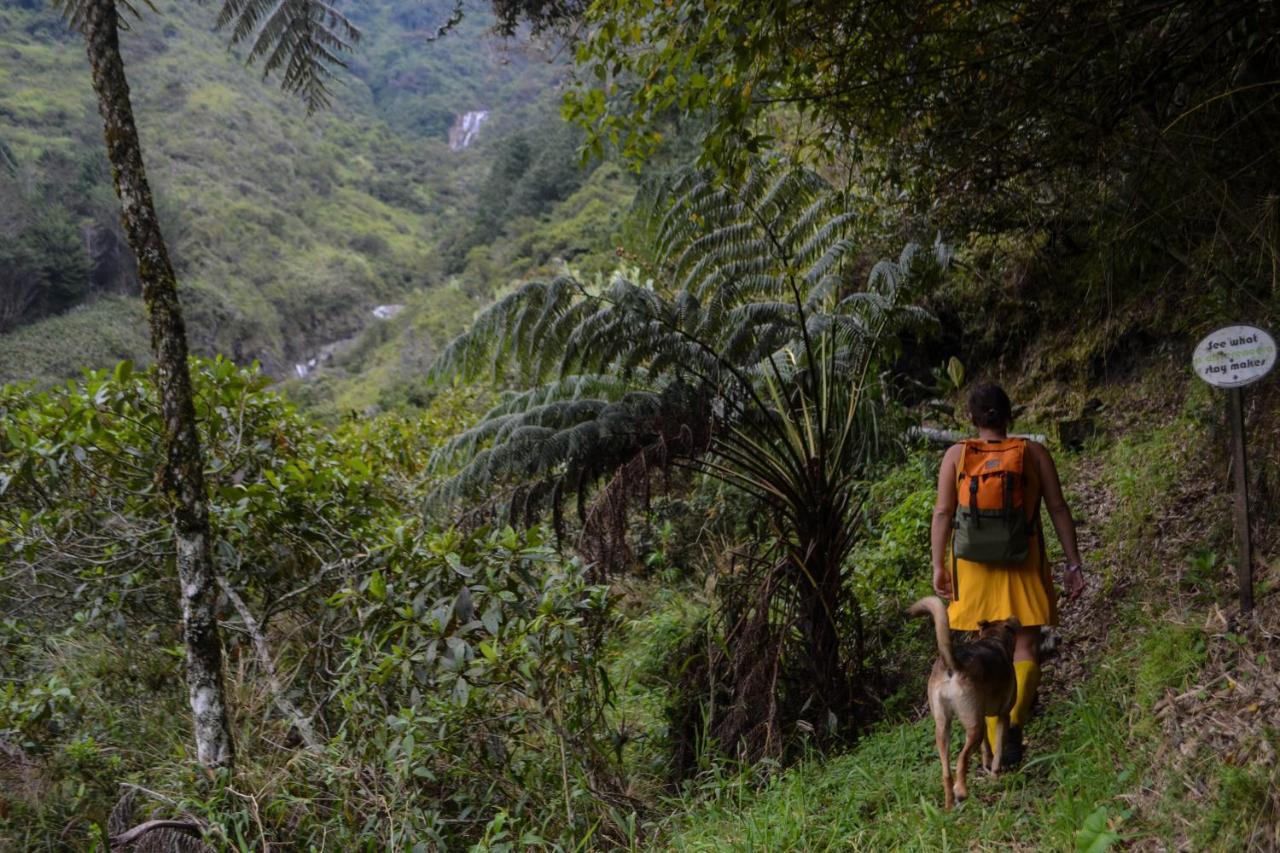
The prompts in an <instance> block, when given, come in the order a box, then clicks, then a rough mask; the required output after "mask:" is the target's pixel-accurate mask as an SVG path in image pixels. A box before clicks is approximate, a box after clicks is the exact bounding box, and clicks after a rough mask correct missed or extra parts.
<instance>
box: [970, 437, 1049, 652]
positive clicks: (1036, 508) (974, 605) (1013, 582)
mask: <svg viewBox="0 0 1280 853" xmlns="http://www.w3.org/2000/svg"><path fill="white" fill-rule="evenodd" d="M1027 461H1028V462H1030V459H1029V458H1028V460H1027ZM1026 471H1027V487H1026V505H1027V507H1028V508H1029V513H1028V516H1027V517H1028V519H1029V520H1030V521H1031V530H1032V533H1031V547H1030V548H1028V549H1027V558H1026V559H1025V560H1023V561H1022V562H1021V563H1014V564H1012V565H1008V564H1001V565H989V564H986V563H974V562H971V561H970V560H960V559H955V558H953V556H952V555H951V554H948V555H947V559H948V565H950V566H951V604H950V606H948V607H947V618H948V619H949V621H950V622H951V627H952V628H953V629H954V630H956V631H976V630H978V623H979V622H981V621H984V620H985V621H987V622H995V621H997V620H1000V619H1008V618H1009V617H1010V616H1016V617H1018V621H1019V622H1021V623H1022V624H1023V625H1024V626H1029V627H1032V626H1036V625H1057V624H1058V596H1057V593H1056V592H1055V591H1054V588H1053V578H1052V576H1051V575H1050V573H1049V560H1048V558H1047V557H1046V555H1045V544H1044V525H1042V524H1041V523H1040V474H1039V472H1038V471H1037V470H1036V466H1035V465H1031V464H1028V465H1027V466H1026Z"/></svg>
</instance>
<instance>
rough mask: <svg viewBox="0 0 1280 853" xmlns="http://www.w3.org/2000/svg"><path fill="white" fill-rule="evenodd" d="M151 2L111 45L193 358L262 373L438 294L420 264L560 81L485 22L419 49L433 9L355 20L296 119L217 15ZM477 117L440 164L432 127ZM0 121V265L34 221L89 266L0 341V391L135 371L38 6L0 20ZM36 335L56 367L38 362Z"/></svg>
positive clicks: (128, 324) (90, 185)
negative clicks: (359, 34) (315, 97)
mask: <svg viewBox="0 0 1280 853" xmlns="http://www.w3.org/2000/svg"><path fill="white" fill-rule="evenodd" d="M157 6H158V10H157V12H148V13H146V14H144V15H142V16H141V18H140V19H138V20H136V21H133V22H132V24H131V27H130V31H129V32H128V33H126V35H125V37H124V45H123V48H124V52H125V60H126V63H127V64H128V71H129V74H130V80H131V83H132V87H133V94H134V103H135V108H136V111H137V113H138V118H139V126H140V128H141V133H142V139H143V143H144V146H145V153H146V156H147V158H148V161H149V168H150V172H151V178H152V183H153V186H154V188H155V190H156V192H157V195H158V199H159V205H160V208H161V211H162V218H163V220H164V224H165V228H166V231H167V235H168V239H169V241H170V243H171V244H172V247H173V249H174V254H175V260H176V264H177V267H178V273H179V279H180V282H181V285H182V287H183V292H184V299H185V305H186V310H187V315H188V319H189V326H190V330H191V336H192V342H193V345H194V348H195V349H196V351H198V352H203V353H214V352H219V353H224V354H227V355H229V356H231V357H233V358H235V359H236V360H237V361H240V362H248V361H250V360H253V359H258V360H260V361H261V362H262V363H263V365H264V366H265V368H266V369H267V370H268V372H270V373H272V374H274V375H277V376H283V375H287V374H290V373H292V372H293V370H292V365H293V362H295V361H305V360H306V359H307V358H308V357H309V356H311V355H313V354H314V353H315V352H316V351H317V349H318V348H319V347H320V346H322V345H323V344H325V343H327V342H329V341H332V340H336V339H341V338H345V337H348V336H350V335H352V334H354V333H356V332H358V331H359V330H360V329H361V328H363V327H364V326H366V325H367V324H368V323H369V322H370V321H371V318H370V309H371V308H372V307H373V306H375V305H377V304H379V303H391V302H400V301H403V298H404V296H405V295H406V294H408V293H410V292H412V291H416V290H421V289H424V288H431V287H435V286H438V285H440V284H441V283H443V280H444V271H445V270H444V267H445V264H444V263H443V262H442V260H441V257H440V251H439V248H440V246H441V245H442V244H444V243H446V242H447V241H448V240H449V239H451V237H450V235H452V234H454V233H455V232H456V233H463V232H465V231H466V230H467V229H468V228H469V227H470V224H469V223H470V220H471V219H472V218H473V216H474V213H475V211H476V209H477V206H478V197H477V192H476V190H477V188H478V187H479V186H480V185H481V183H482V182H483V180H484V177H485V175H486V174H487V173H488V171H489V168H488V165H489V161H490V159H491V158H492V157H493V156H495V146H496V145H498V144H499V143H500V142H501V140H502V138H503V136H504V135H509V134H510V133H512V132H515V131H518V130H521V129H522V128H524V127H526V126H529V125H532V124H536V123H537V122H539V121H545V120H546V119H547V118H549V117H553V116H554V115H555V112H556V104H555V81H556V79H557V76H558V75H559V74H560V73H561V71H560V70H559V69H560V66H557V65H556V64H554V63H552V62H550V61H549V58H548V57H547V56H544V55H542V54H541V53H539V51H538V50H537V49H536V48H535V47H533V46H531V45H529V44H525V43H514V42H513V43H510V44H507V43H504V42H500V41H498V40H496V39H495V38H493V37H490V36H489V35H488V34H487V28H488V26H489V24H488V19H487V18H486V17H485V16H484V14H483V10H476V9H473V10H470V11H469V13H468V16H467V17H466V18H465V19H464V20H463V23H462V24H461V25H460V26H459V27H458V28H457V29H456V30H455V31H454V32H451V33H449V34H448V35H447V36H445V37H443V38H441V39H439V40H437V41H429V40H428V36H430V35H432V34H434V32H435V30H436V29H437V28H438V27H439V26H440V25H442V24H443V23H444V22H445V21H446V20H447V18H448V15H449V10H451V9H452V7H453V4H452V3H449V2H443V0H441V2H432V3H412V4H406V3H400V2H391V0H386V1H385V2H371V3H361V4H359V5H358V7H357V8H356V9H355V10H354V11H353V14H354V15H355V16H356V20H357V23H359V24H360V25H361V26H362V27H363V28H364V30H365V33H366V36H365V38H364V40H363V41H362V44H361V46H360V48H359V52H358V53H357V54H356V55H355V56H354V57H353V60H352V65H353V69H354V72H355V73H354V74H348V75H344V76H343V77H342V78H341V79H340V80H339V81H338V83H337V86H336V90H337V96H336V98H335V104H334V106H333V109H332V110H331V111H330V112H327V113H322V114H319V115H315V116H312V117H307V116H306V115H305V114H304V110H303V109H302V107H301V106H300V105H299V104H298V103H296V102H295V101H294V100H293V99H291V98H290V97H288V96H285V95H283V94H281V93H279V92H278V91H277V89H276V86H275V81H273V80H265V81H264V80H262V79H261V74H260V73H259V72H258V71H257V70H256V69H253V68H247V67H245V66H244V65H243V63H242V62H241V61H240V59H239V58H238V57H237V56H236V54H235V53H234V52H231V51H228V50H227V49H226V47H225V40H224V34H220V33H216V32H215V31H214V20H213V16H214V12H215V10H213V9H212V8H207V7H204V6H200V5H198V4H187V3H178V2H168V3H160V4H157ZM480 110H484V111H487V113H488V116H489V120H488V121H487V122H484V123H483V124H481V125H480V127H479V130H478V133H476V134H474V135H473V138H472V139H471V141H470V142H471V144H469V145H468V146H467V147H466V148H465V149H464V148H461V147H460V141H461V140H459V139H455V140H454V142H455V144H454V146H453V147H452V148H451V147H450V144H449V135H450V134H449V131H450V128H451V127H452V126H453V125H454V124H455V123H456V122H459V121H461V120H462V117H463V116H464V115H465V114H467V113H469V112H476V111H480ZM0 116H3V117H4V122H3V127H2V128H0V151H3V153H4V157H3V158H2V159H3V162H0V198H4V199H5V201H6V205H5V206H6V208H8V209H7V210H6V215H5V216H4V217H3V219H2V220H0V250H2V249H3V248H4V247H5V246H8V245H13V246H17V245H18V244H20V243H22V241H23V240H26V241H27V242H33V241H34V240H35V239H36V237H35V236H33V235H35V234H36V226H35V225H33V223H38V221H39V220H40V217H41V216H43V215H44V214H43V213H42V211H47V210H51V211H53V215H56V216H58V217H60V218H59V227H61V228H62V231H59V232H57V233H58V234H59V235H60V236H59V237H58V239H57V240H55V241H52V242H53V243H54V246H53V249H58V250H59V251H61V252H62V253H63V254H65V255H66V256H68V257H71V258H72V259H73V260H76V261H77V262H79V263H82V264H87V265H88V266H89V268H90V276H89V280H87V281H84V282H77V283H75V290H76V293H75V295H74V297H69V298H67V299H62V300H60V301H58V302H56V303H55V302H53V301H49V304H47V305H45V306H43V310H37V311H34V312H28V316H27V320H26V322H20V323H18V324H17V325H18V326H19V327H21V329H20V331H19V332H18V333H17V334H13V335H4V336H0V381H9V380H13V379H24V378H35V379H39V380H41V381H50V380H54V379H57V378H60V377H62V376H66V375H74V372H75V371H76V370H78V369H79V367H81V366H105V365H107V364H110V363H111V362H112V361H114V360H116V359H118V358H120V357H124V356H128V357H133V358H135V359H137V360H145V358H144V356H145V348H144V347H143V346H142V344H143V340H142V335H141V334H140V333H139V332H138V329H137V328H136V327H135V326H134V324H135V323H137V322H140V312H133V314H132V315H131V314H130V312H129V311H128V309H127V306H126V305H125V304H122V303H119V302H117V301H112V300H109V299H103V298H102V297H103V296H104V295H106V294H110V293H124V294H128V293H129V292H131V291H132V290H133V288H134V285H133V280H132V273H131V263H130V261H129V257H128V252H127V251H125V250H124V245H123V240H122V235H121V233H120V231H119V227H118V225H117V224H116V222H115V216H116V215H115V207H114V201H113V198H112V195H111V189H110V182H109V181H110V178H109V172H108V170H107V168H106V165H105V158H104V157H103V154H102V151H101V149H102V144H101V125H100V123H99V120H98V118H97V115H96V108H95V102H94V99H93V97H92V91H91V89H90V86H89V77H88V70H87V62H86V60H85V57H84V54H83V49H82V47H81V45H80V43H79V40H78V37H76V36H74V34H70V33H68V32H66V29H65V27H64V25H63V24H62V23H61V22H60V21H59V20H58V18H57V16H56V14H55V13H54V12H53V11H52V10H51V9H50V8H49V7H48V5H47V4H45V3H25V2H24V3H19V4H6V5H5V7H4V8H3V9H0ZM572 148H573V146H572V144H570V145H569V146H567V150H565V149H561V150H560V153H563V154H564V157H565V159H566V160H572V159H573V158H574V152H573V150H572ZM46 230H48V229H46ZM76 232H79V234H80V235H81V236H80V241H82V243H81V244H80V245H77V244H76V243H77V242H79V241H76V240H75V238H74V235H75V234H76ZM68 235H71V236H70V237H69V236H68ZM488 236H493V235H488ZM44 242H45V243H46V244H47V243H49V242H51V241H50V240H45V241H44ZM53 249H51V251H52V250H53ZM77 256H80V257H79V258H77ZM488 286H490V285H489V283H488V282H486V283H484V287H482V288H480V289H484V288H486V287H488ZM6 294H7V291H6ZM0 295H5V294H0ZM36 307H37V308H40V307H41V306H39V305H37V306H36ZM68 308H70V309H71V311H72V313H71V314H69V315H68V316H66V317H51V318H50V319H46V320H43V321H40V320H39V319H38V317H39V315H40V314H49V315H53V314H58V313H61V312H63V311H65V310H67V309H68ZM469 313H470V312H469V311H461V312H460V315H459V317H460V319H465V317H466V316H469ZM73 317H74V319H73ZM31 321H35V322H31ZM11 325H12V324H11ZM2 328H3V326H2V325H0V329H2ZM73 328H79V329H83V330H86V331H88V332H90V333H89V334H70V335H69V334H67V331H68V330H69V329H73ZM50 339H55V340H58V341H59V347H58V351H57V352H48V353H46V351H47V350H48V349H49V347H48V346H47V345H42V343H41V342H44V341H48V340H50Z"/></svg>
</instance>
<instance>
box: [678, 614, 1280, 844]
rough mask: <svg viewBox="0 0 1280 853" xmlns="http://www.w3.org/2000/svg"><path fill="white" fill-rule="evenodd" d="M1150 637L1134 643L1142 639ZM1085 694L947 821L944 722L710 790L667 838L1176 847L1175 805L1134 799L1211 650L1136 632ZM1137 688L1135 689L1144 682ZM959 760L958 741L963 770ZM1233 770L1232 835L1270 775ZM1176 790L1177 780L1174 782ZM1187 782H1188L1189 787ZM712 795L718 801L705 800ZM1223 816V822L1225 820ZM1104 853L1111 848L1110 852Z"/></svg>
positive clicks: (1150, 629)
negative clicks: (1103, 842) (1190, 679)
mask: <svg viewBox="0 0 1280 853" xmlns="http://www.w3.org/2000/svg"><path fill="white" fill-rule="evenodd" d="M1134 634H1137V635H1138V637H1139V639H1138V642H1137V643H1136V644H1135V643H1133V642H1132V637H1133V635H1134ZM1123 636H1124V638H1125V639H1123V640H1121V641H1120V642H1118V643H1117V644H1115V647H1114V648H1113V649H1112V650H1111V651H1110V652H1109V653H1107V654H1105V655H1103V657H1102V659H1101V660H1100V661H1099V662H1098V663H1097V664H1096V666H1095V667H1094V668H1093V671H1092V673H1091V675H1090V676H1089V678H1088V679H1087V680H1086V681H1085V682H1084V683H1082V684H1080V685H1078V686H1077V687H1076V689H1075V690H1074V691H1073V692H1072V695H1071V696H1070V697H1069V698H1068V699H1066V700H1064V701H1062V702H1059V703H1057V704H1055V705H1053V706H1052V707H1050V708H1049V709H1047V711H1046V712H1045V713H1044V714H1042V715H1040V716H1039V717H1037V718H1036V719H1034V720H1033V721H1032V722H1031V723H1030V724H1029V725H1028V729H1027V741H1028V758H1027V761H1026V763H1025V764H1024V765H1023V766H1022V767H1021V768H1019V769H1018V770H1017V771H1014V772H1010V773H1006V774H1002V775H1001V776H999V777H996V778H992V777H990V776H989V775H987V774H985V773H984V772H982V771H977V773H976V774H975V775H971V777H970V778H971V784H970V799H969V800H968V801H967V802H965V803H963V804H961V805H960V806H959V807H958V808H957V809H956V810H955V811H954V812H951V813H946V812H944V811H942V810H941V804H942V785H941V780H940V771H939V766H938V758H937V753H936V751H935V749H934V745H933V723H932V720H931V719H923V720H919V721H916V722H911V723H904V724H899V725H890V726H886V727H885V728H883V729H881V730H879V731H877V732H876V733H874V734H872V735H870V736H868V737H867V738H866V739H864V740H863V741H862V742H861V743H860V744H859V745H858V746H857V747H856V748H855V749H853V750H852V751H851V752H849V753H847V754H845V755H841V756H838V757H836V758H832V759H830V760H827V761H823V760H822V759H820V758H812V759H810V760H808V761H806V762H804V763H803V764H801V765H800V766H798V767H796V768H793V769H791V770H789V771H787V772H785V773H783V774H781V775H779V776H777V777H774V778H773V779H772V780H770V781H769V782H768V783H767V784H766V785H765V786H764V787H763V788H762V789H760V790H758V791H757V790H753V789H752V787H751V785H750V780H731V781H729V782H727V783H723V784H721V785H719V786H710V791H708V786H705V785H704V786H702V787H701V788H699V789H696V790H697V794H698V798H690V799H689V800H686V801H685V802H684V803H682V810H687V812H688V814H687V816H684V817H681V818H678V819H676V820H675V821H674V822H673V823H672V824H671V825H670V826H669V827H667V828H666V829H665V831H664V832H663V833H662V834H661V835H660V843H659V844H658V845H657V846H662V847H670V848H671V849H675V850H751V849H755V850H764V849H768V850H797V851H798V850H815V851H816V850H836V849H839V850H850V849H853V850H943V849H973V848H975V847H976V848H978V849H1004V848H1006V847H1009V846H1015V847H1029V848H1034V849H1044V850H1064V849H1073V848H1076V847H1078V846H1087V845H1088V844H1089V843H1094V842H1096V841H1097V840H1098V838H1099V836H1100V835H1108V834H1109V835H1114V836H1115V838H1116V840H1123V841H1128V842H1134V841H1139V840H1141V841H1144V842H1147V843H1152V842H1154V843H1155V844H1156V845H1157V846H1163V845H1166V844H1172V843H1174V842H1175V841H1176V840H1177V837H1178V835H1177V827H1176V826H1175V824H1174V822H1173V815H1172V809H1173V808H1175V807H1176V801H1175V802H1170V803H1166V804H1163V805H1161V806H1160V807H1159V808H1158V809H1157V810H1155V811H1150V812H1148V813H1145V814H1143V815H1141V816H1140V817H1135V816H1134V814H1133V810H1132V808H1131V806H1130V804H1129V803H1128V801H1127V800H1126V799H1125V797H1126V796H1127V795H1131V794H1134V793H1136V792H1139V791H1141V790H1143V789H1144V788H1147V787H1149V786H1151V785H1153V784H1156V783H1157V782H1160V781H1161V780H1160V779H1158V778H1157V777H1156V776H1155V775H1153V773H1152V767H1153V765H1152V756H1153V755H1154V754H1155V753H1156V750H1157V749H1158V747H1159V741H1160V737H1161V733H1160V731H1159V729H1158V727H1152V726H1146V725H1136V726H1135V725H1134V724H1133V723H1134V721H1135V720H1138V721H1141V720H1144V719H1146V718H1148V717H1149V715H1150V712H1151V707H1152V705H1153V704H1154V701H1155V699H1156V698H1157V697H1159V696H1162V695H1163V693H1164V690H1165V689H1166V688H1176V687H1179V686H1181V685H1183V684H1185V681H1186V678H1187V676H1188V675H1189V674H1190V673H1191V672H1192V671H1194V669H1195V667H1196V665H1197V664H1198V662H1199V660H1200V659H1201V657H1200V656H1201V655H1202V653H1203V643H1202V642H1198V638H1197V632H1195V631H1191V630H1190V629H1182V630H1178V631H1173V632H1168V633H1166V632H1164V631H1163V630H1162V629H1161V624H1160V623H1154V622H1152V623H1145V624H1133V625H1131V626H1130V630H1128V631H1125V632H1123ZM1135 683H1136V684H1137V688H1136V689H1135V687H1134V685H1135ZM958 750H959V735H958V733H957V735H956V741H955V743H954V744H953V750H952V760H953V761H954V757H955V755H956V754H957V752H958ZM1222 769H1223V770H1224V771H1226V773H1225V775H1224V784H1222V785H1221V786H1220V791H1219V792H1218V795H1217V796H1216V797H1215V798H1214V800H1213V806H1212V810H1211V812H1210V813H1209V815H1208V816H1207V817H1206V820H1212V821H1213V823H1214V826H1215V827H1216V829H1213V830H1212V832H1210V830H1209V828H1208V827H1207V826H1206V827H1205V830H1206V835H1207V834H1215V835H1216V836H1217V837H1219V838H1220V839H1221V838H1223V836H1222V835H1221V833H1224V832H1225V833H1228V835H1227V836H1226V837H1227V838H1230V837H1231V836H1230V832H1231V826H1230V823H1231V821H1230V820H1228V819H1227V818H1226V817H1224V815H1233V814H1238V813H1240V812H1241V811H1242V810H1243V809H1244V807H1243V806H1242V805H1241V804H1240V802H1239V799H1238V797H1239V796H1240V794H1241V792H1244V793H1245V794H1247V795H1249V796H1251V797H1253V799H1252V800H1250V802H1253V803H1257V802H1258V801H1259V798H1260V797H1261V796H1262V795H1263V792H1262V791H1261V789H1260V788H1259V785H1260V779H1261V778H1263V776H1261V775H1260V771H1256V770H1255V771H1239V772H1237V771H1236V770H1235V769H1233V768H1222ZM1164 781H1165V782H1168V780H1164ZM1177 784H1179V785H1180V784H1181V783H1180V782H1178V783H1177ZM701 797H706V798H707V799H706V800H701V799H700V798H701ZM1213 815H1218V817H1216V818H1215V817H1213ZM1092 849H1103V848H1100V847H1097V848H1092Z"/></svg>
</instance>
